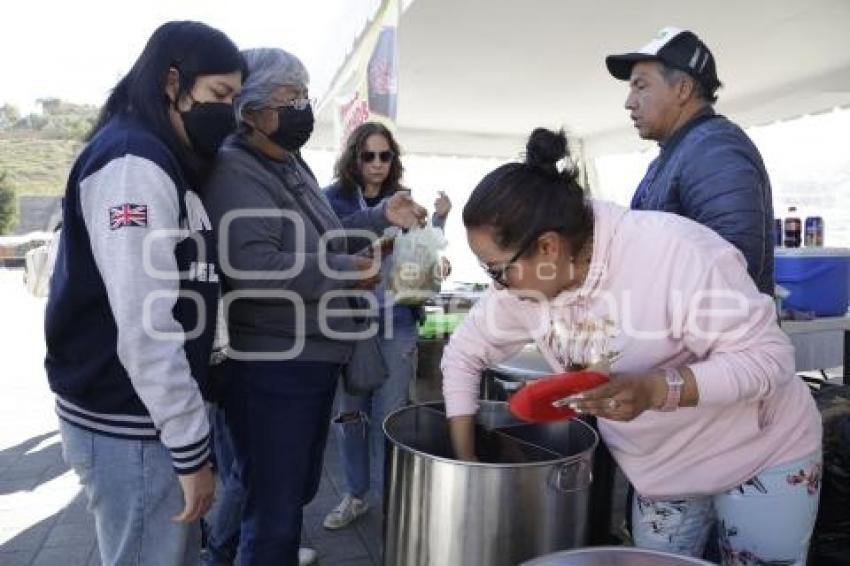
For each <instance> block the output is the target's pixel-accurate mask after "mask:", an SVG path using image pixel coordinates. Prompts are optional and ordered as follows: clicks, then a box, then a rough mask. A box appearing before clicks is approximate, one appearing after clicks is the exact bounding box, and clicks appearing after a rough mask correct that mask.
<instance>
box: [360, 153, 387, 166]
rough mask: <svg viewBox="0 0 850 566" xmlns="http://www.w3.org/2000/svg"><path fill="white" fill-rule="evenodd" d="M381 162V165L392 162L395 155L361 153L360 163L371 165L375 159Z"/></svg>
mask: <svg viewBox="0 0 850 566" xmlns="http://www.w3.org/2000/svg"><path fill="white" fill-rule="evenodd" d="M376 157H377V158H378V159H380V160H381V163H389V162H390V161H392V159H393V157H395V154H394V153H393V152H392V151H361V152H360V161H362V162H363V163H372V162H373V161H375V158H376Z"/></svg>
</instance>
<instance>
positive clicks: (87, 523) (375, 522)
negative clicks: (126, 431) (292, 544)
mask: <svg viewBox="0 0 850 566" xmlns="http://www.w3.org/2000/svg"><path fill="white" fill-rule="evenodd" d="M21 274H22V272H21V271H20V270H7V269H0V565H3V566H78V565H79V566H85V565H99V564H100V560H99V558H98V553H97V548H96V542H95V534H94V521H93V519H92V517H91V515H90V514H89V513H88V512H87V511H86V508H85V500H84V498H83V496H82V495H81V494H80V489H79V484H78V483H77V479H76V476H74V474H73V472H71V471H69V470H68V467H67V466H66V465H65V464H64V462H63V461H62V454H61V446H60V443H59V435H58V433H57V420H56V415H55V414H54V412H53V396H52V394H51V393H50V391H49V389H48V387H47V383H46V379H45V377H44V371H43V369H42V360H43V359H44V341H43V337H42V336H43V334H42V317H43V313H44V300H43V299H36V298H33V297H31V296H29V295H27V293H26V292H25V290H24V287H23V284H22V283H21ZM337 454H338V452H337V447H336V443H335V441H334V438H333V435H331V439H330V442H329V444H328V450H327V452H326V459H325V462H326V463H325V470H324V476H323V478H322V484H321V487H320V489H319V494H318V496H317V497H316V499H315V500H314V502H313V503H312V504H311V505H310V506H309V507H308V508H307V509H306V512H305V518H304V526H305V532H304V538H305V542H307V543H308V544H310V545H312V546H313V547H314V548H316V549H317V550H318V551H319V561H320V562H319V563H320V564H321V565H322V566H334V565H339V566H371V565H376V564H379V563H380V561H379V554H378V553H379V549H380V547H381V538H380V537H381V534H380V533H381V524H382V522H381V517H380V512H379V506H378V505H377V502H374V501H373V502H372V503H373V510H372V511H370V513H369V514H368V515H367V516H366V517H364V518H363V519H361V520H360V521H358V523H357V524H356V525H355V527H354V528H349V529H343V530H342V531H337V532H329V531H326V530H325V529H324V528H322V519H323V517H324V515H325V513H327V511H328V510H330V509H331V508H333V507H334V506H335V505H336V504H337V503H339V501H340V499H341V492H342V491H343V490H342V489H341V486H342V485H343V482H342V468H341V466H340V462H339V457H338V455H337Z"/></svg>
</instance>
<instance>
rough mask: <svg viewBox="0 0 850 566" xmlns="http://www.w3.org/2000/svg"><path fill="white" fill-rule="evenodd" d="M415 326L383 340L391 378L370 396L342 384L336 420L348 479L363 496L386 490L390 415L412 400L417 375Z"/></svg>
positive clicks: (353, 492) (353, 491)
mask: <svg viewBox="0 0 850 566" xmlns="http://www.w3.org/2000/svg"><path fill="white" fill-rule="evenodd" d="M416 339H417V337H416V333H415V329H413V330H411V329H408V328H402V329H397V330H396V334H395V336H393V337H392V338H389V339H387V338H383V339H381V340H380V345H381V354H383V357H384V363H385V364H386V367H387V374H388V375H387V381H386V382H385V383H384V384H383V385H382V386H381V387H380V388H379V389H377V390H376V391H374V392H372V393H371V394H369V395H349V394H348V393H346V392H345V390H344V389H343V388H342V387H340V388H339V393H338V397H337V405H338V407H339V412H340V414H339V416H338V417H337V418H335V419H334V424H336V425H337V426H336V430H337V434H338V436H339V441H340V452H341V455H342V462H343V469H344V470H345V479H346V483H347V484H348V491H349V493H351V495H353V496H355V497H358V498H363V497H364V496H365V495H366V493H367V492H368V491H369V489H370V487H371V488H372V490H374V493H377V494H379V495H380V494H381V493H382V492H383V479H384V473H383V472H384V451H385V450H384V449H385V442H384V431H383V424H384V419H385V418H386V416H387V415H388V414H389V413H391V412H393V411H395V410H396V409H398V408H401V407H403V406H404V405H406V404H407V401H408V390H409V387H410V383H411V381H412V380H413V379H414V377H415V374H416Z"/></svg>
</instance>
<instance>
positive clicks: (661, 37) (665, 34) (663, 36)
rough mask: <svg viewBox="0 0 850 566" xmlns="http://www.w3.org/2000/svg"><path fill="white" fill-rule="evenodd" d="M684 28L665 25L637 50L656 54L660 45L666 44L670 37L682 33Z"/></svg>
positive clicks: (647, 53)
mask: <svg viewBox="0 0 850 566" xmlns="http://www.w3.org/2000/svg"><path fill="white" fill-rule="evenodd" d="M683 31H684V30H682V29H681V28H676V27H666V28H664V29H662V30H660V31H659V32H658V34H657V35H656V36H655V38H654V39H653V40H652V41H650V42H649V43H647V44H646V45H644V46H643V47H641V48H640V49H639V50H638V52H639V53H644V54H646V55H658V52H659V51H660V50H661V48H662V47H664V46H665V45H667V44H668V43H669V42H670V40H671V39H673V38H674V37H676V36H677V35H679V34H680V33H682V32H683Z"/></svg>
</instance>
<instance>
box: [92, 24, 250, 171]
mask: <svg viewBox="0 0 850 566" xmlns="http://www.w3.org/2000/svg"><path fill="white" fill-rule="evenodd" d="M172 67H174V68H175V69H177V71H178V72H179V74H180V85H179V88H178V93H177V99H178V100H179V99H180V97H181V96H183V95H184V94H186V93H188V92H189V91H191V89H192V87H193V86H194V84H195V80H196V79H197V78H198V77H200V76H203V75H221V74H228V73H232V72H234V71H241V72H242V76H243V78H244V77H245V76H246V75H247V69H246V67H245V62H244V60H243V59H242V55H241V54H240V53H239V49H238V48H237V47H236V45H235V44H234V43H233V42H232V41H231V40H230V39H229V38H228V37H227V36H226V35H225V34H224V33H222V32H221V31H219V30H217V29H215V28H212V27H210V26H208V25H206V24H202V23H200V22H190V21H176V22H167V23H165V24H162V25H161V26H159V27H158V28H157V29H156V31H154V32H153V35H151V37H150V39H149V40H148V42H147V44H146V45H145V48H144V49H143V50H142V53H141V55H139V58H138V59H137V60H136V62H135V64H134V65H133V67H132V68H131V69H130V71H129V72H128V73H127V74H126V75H125V76H124V78H122V79H121V80H120V81H118V84H117V85H115V88H113V89H112V92H111V94H110V95H109V98H108V99H107V100H106V104H104V106H103V108H102V109H101V111H100V115H99V116H98V119H97V122H96V123H95V125H94V127H93V128H92V130H91V131H90V132H89V134H88V136H87V138H86V139H87V140H90V139H91V138H92V137H94V136H95V135H96V134H97V133H98V132H99V131H100V130H101V129H102V128H103V127H104V126H105V125H106V124H107V123H108V122H109V121H110V120H111V119H112V118H114V117H116V116H120V115H132V116H134V117H135V118H137V119H139V120H140V121H141V122H142V123H144V124H145V126H147V127H148V128H150V129H151V131H153V133H154V134H156V135H157V137H159V138H160V139H162V140H163V141H164V142H165V143H166V144H167V145H168V146H169V147H170V148H171V150H172V151H173V152H174V153H175V154H176V155H177V157H178V159H179V160H180V162H181V164H182V165H183V167H184V169H186V170H187V173H188V174H189V175H190V176H194V175H196V174H198V173H199V169H201V168H202V167H203V165H204V163H203V160H202V159H201V158H200V157H199V156H198V155H196V154H195V153H194V152H193V151H191V150H189V149H188V148H186V147H185V146H184V145H183V144H182V143H181V142H180V140H179V138H178V137H177V133H176V132H175V131H174V126H173V125H172V124H171V119H170V118H169V115H168V107H169V105H171V104H173V103H172V102H171V100H169V98H168V96H166V94H165V85H166V83H167V80H168V73H169V70H170V69H171V68H172Z"/></svg>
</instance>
